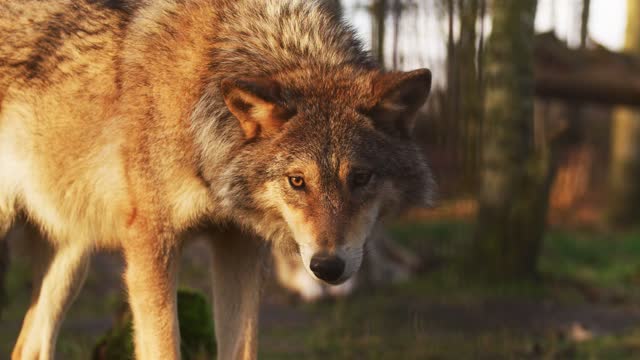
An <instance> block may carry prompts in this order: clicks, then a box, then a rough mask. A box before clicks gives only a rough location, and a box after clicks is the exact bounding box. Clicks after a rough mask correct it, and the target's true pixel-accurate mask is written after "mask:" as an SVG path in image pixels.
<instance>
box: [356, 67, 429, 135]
mask: <svg viewBox="0 0 640 360" xmlns="http://www.w3.org/2000/svg"><path fill="white" fill-rule="evenodd" d="M430 90H431V71H429V70H428V69H419V70H414V71H409V72H391V73H386V74H382V75H380V76H379V77H378V79H376V83H375V84H374V93H375V96H376V98H377V99H378V100H377V102H376V104H375V106H373V108H371V109H369V110H368V111H366V114H367V115H368V116H369V117H371V118H372V119H373V121H374V123H375V126H376V127H378V128H380V130H382V131H385V132H387V133H389V134H391V135H398V136H410V135H411V132H412V131H413V128H414V125H415V121H414V120H415V115H416V113H417V112H418V110H419V109H420V107H422V105H423V104H424V103H425V101H426V100H427V97H428V96H429V91H430Z"/></svg>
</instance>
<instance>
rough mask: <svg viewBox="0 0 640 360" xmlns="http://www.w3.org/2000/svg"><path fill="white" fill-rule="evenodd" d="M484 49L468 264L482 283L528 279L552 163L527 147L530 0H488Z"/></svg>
mask: <svg viewBox="0 0 640 360" xmlns="http://www.w3.org/2000/svg"><path fill="white" fill-rule="evenodd" d="M492 10H493V11H492V14H493V29H492V33H491V36H490V38H489V40H488V42H487V47H486V61H485V71H486V72H485V82H486V84H487V90H486V93H485V115H484V126H483V144H482V159H481V172H480V189H479V194H478V199H479V211H478V219H477V227H476V233H475V238H474V243H473V246H472V248H471V250H472V252H471V254H470V259H469V260H470V263H471V264H473V270H474V272H475V273H476V274H478V275H483V276H484V277H486V278H487V279H488V280H496V281H509V280H516V279H523V278H534V277H535V275H536V268H537V258H538V254H539V250H540V245H541V242H542V241H541V240H542V235H543V234H544V228H545V220H546V219H545V217H546V209H547V193H548V189H549V184H548V179H549V176H548V175H549V174H548V173H549V171H550V156H548V153H549V152H548V151H538V152H537V153H536V149H535V147H534V142H533V115H534V114H533V95H534V94H533V91H534V86H533V35H534V28H533V26H534V17H535V10H536V0H518V1H513V0H494V1H493V2H492Z"/></svg>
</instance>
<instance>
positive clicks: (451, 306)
mask: <svg viewBox="0 0 640 360" xmlns="http://www.w3.org/2000/svg"><path fill="white" fill-rule="evenodd" d="M470 231H471V228H470V226H468V225H466V224H464V223H457V222H449V223H445V222H439V223H414V224H404V225H402V226H398V227H396V228H394V229H393V232H394V234H395V236H396V238H397V239H398V240H399V241H401V242H402V243H403V244H405V245H406V246H408V247H410V248H412V249H414V250H415V251H416V252H418V253H419V254H421V255H422V256H423V257H424V258H425V259H427V263H426V266H425V272H423V273H421V274H419V275H418V276H416V277H415V278H414V279H413V280H411V281H410V282H407V283H403V284H397V285H393V286H389V287H385V288H378V289H370V290H365V291H361V292H359V293H357V294H355V295H354V296H352V297H350V298H348V299H341V300H337V301H333V302H324V303H319V304H300V303H296V302H292V301H291V300H290V299H289V298H288V297H287V296H285V295H283V294H282V291H281V290H279V289H277V287H275V286H273V285H271V286H269V288H268V291H267V293H266V294H265V297H266V299H265V305H264V306H263V309H262V324H261V327H262V329H261V339H260V341H261V342H260V355H261V358H262V359H300V358H304V359H324V358H327V357H331V358H332V359H632V358H633V354H640V290H638V289H639V288H640V284H639V283H640V233H632V234H626V235H603V234H593V233H579V232H567V231H560V230H553V231H551V232H550V234H549V235H548V236H547V238H546V239H545V246H544V251H543V254H542V256H541V263H540V269H541V272H542V277H541V279H542V280H541V281H540V282H539V283H518V284H511V285H505V286H500V287H488V286H480V285H474V284H472V283H470V281H469V280H468V279H467V276H466V275H468V274H464V273H461V272H460V271H458V270H457V269H458V266H457V259H458V254H460V252H461V251H460V250H461V249H463V248H464V246H465V245H466V244H467V242H468V239H469V234H470ZM201 253H202V251H200V250H199V249H196V250H195V251H191V252H190V253H189V252H187V255H185V257H186V258H187V261H185V262H184V266H183V274H182V283H183V284H184V285H185V286H188V287H192V288H197V289H202V290H207V289H208V279H207V276H206V259H202V258H200V257H199V254H201ZM120 267H121V262H120V261H119V260H118V259H117V258H115V257H104V258H99V259H98V260H97V261H96V262H95V263H94V266H93V268H92V272H91V274H90V276H89V279H88V282H87V286H85V289H84V290H83V292H82V293H81V295H80V297H79V299H78V301H77V302H76V303H75V304H74V306H73V307H72V308H71V310H70V313H69V316H68V318H67V321H66V323H65V325H64V328H63V331H62V333H61V337H60V341H59V344H58V351H59V354H60V356H59V358H61V359H87V358H89V357H90V352H91V347H92V345H93V344H94V343H95V341H96V340H97V338H98V337H99V336H100V335H101V334H102V333H104V332H105V331H106V329H107V328H108V327H109V326H110V323H111V321H112V319H111V315H110V314H113V313H114V312H115V309H116V308H117V307H118V306H119V305H118V304H119V303H120V302H121V296H120V294H121V290H120V287H121V284H120V282H119V278H118V271H119V269H120ZM25 273H26V268H25V266H24V264H23V263H22V262H20V261H16V262H14V263H13V267H12V270H11V273H10V276H9V280H10V281H9V292H10V295H11V298H10V301H11V302H10V305H9V307H8V309H6V310H5V313H4V316H3V318H2V322H0V358H2V359H4V358H7V354H8V353H9V351H10V347H11V344H12V342H13V341H14V340H15V336H16V334H17V329H18V328H19V325H20V318H21V316H22V315H23V314H24V309H25V308H26V302H27V300H26V299H27V298H28V287H26V286H25V284H26V283H27V282H28V281H26V280H27V276H26V275H25ZM636 356H638V355H636Z"/></svg>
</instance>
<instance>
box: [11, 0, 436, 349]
mask: <svg viewBox="0 0 640 360" xmlns="http://www.w3.org/2000/svg"><path fill="white" fill-rule="evenodd" d="M430 84H431V73H430V72H429V70H427V69H418V70H414V71H410V72H387V71H384V70H383V69H382V68H381V67H380V66H379V65H378V64H376V63H375V61H374V60H372V57H371V56H370V55H369V54H368V53H367V52H366V51H365V50H364V49H363V47H362V45H361V42H360V41H359V40H358V38H357V37H356V35H355V34H354V31H353V30H352V28H350V27H349V26H348V25H346V24H345V23H344V21H343V20H342V19H341V18H340V16H339V15H338V14H337V12H336V11H335V6H333V5H329V4H328V3H326V2H324V1H319V0H311V1H309V0H157V1H138V2H134V1H127V0H25V1H11V0H0V238H1V237H2V234H4V233H6V232H7V231H9V229H10V228H11V227H12V226H13V224H14V223H16V222H24V223H25V226H26V227H27V229H29V231H28V232H29V233H31V234H32V235H31V237H34V238H37V239H39V241H32V243H33V244H40V245H33V248H32V250H30V251H32V252H33V254H34V256H36V254H37V258H38V264H40V266H39V267H38V268H39V269H40V270H39V271H36V273H35V274H34V276H35V278H34V281H33V283H34V284H35V285H36V286H34V292H33V296H32V302H31V305H30V307H29V309H28V311H27V314H26V315H25V318H24V322H23V326H22V329H21V331H20V334H19V337H18V340H17V343H16V345H15V347H14V350H13V353H12V358H13V359H36V358H37V359H50V358H52V357H53V355H54V352H55V340H56V336H57V333H58V330H59V328H60V324H61V322H62V319H63V317H64V313H65V312H66V310H67V308H68V307H69V306H70V304H71V302H72V301H73V299H74V297H75V296H76V294H77V293H78V291H79V290H80V288H81V287H82V283H83V280H84V278H85V274H86V271H87V267H88V264H89V262H90V259H91V255H92V254H93V253H94V252H96V251H102V250H113V251H120V252H122V254H123V257H124V259H125V261H126V269H125V272H124V280H125V283H126V287H127V291H128V296H129V303H130V306H131V309H132V313H133V322H134V342H135V353H136V357H137V358H138V359H179V358H180V352H179V350H180V346H179V341H180V334H179V331H178V327H177V318H176V273H177V271H178V265H177V259H178V254H179V253H180V250H181V247H182V244H184V242H185V241H187V240H188V239H190V238H193V237H197V236H200V234H203V233H205V234H206V236H207V237H210V238H211V239H212V240H211V244H212V248H213V269H212V278H213V285H214V288H215V291H214V297H213V300H214V301H213V303H214V313H215V332H216V338H217V342H218V358H219V359H253V358H255V357H256V354H257V352H256V349H257V341H256V339H257V334H256V331H257V330H256V329H257V323H258V316H257V315H258V303H259V295H260V288H261V285H260V284H261V280H262V275H261V274H262V271H263V267H264V258H265V256H267V255H268V251H269V246H270V245H271V246H275V247H278V248H280V249H289V250H288V251H290V252H294V253H298V254H299V257H300V259H301V262H302V263H303V265H304V268H305V269H306V270H307V271H309V273H310V274H311V275H312V276H314V277H316V278H318V279H320V280H322V281H324V282H326V283H329V284H340V283H343V282H344V281H346V280H347V279H349V278H350V277H351V276H352V275H353V274H354V273H355V272H356V271H357V270H358V268H359V266H360V263H361V261H362V254H363V246H364V243H365V239H366V238H367V236H368V234H369V232H370V231H371V229H372V228H373V227H374V226H375V225H376V224H377V223H378V222H380V221H384V219H386V218H389V217H392V216H394V215H395V214H397V213H398V212H401V211H403V210H404V209H406V208H407V207H410V206H416V205H423V204H425V203H429V200H430V199H431V197H432V192H433V180H432V175H431V172H430V170H429V167H428V165H427V163H426V161H425V159H424V156H423V154H422V152H421V151H420V149H419V148H418V146H417V145H416V142H415V141H414V140H413V138H412V129H413V127H414V122H415V116H414V115H415V113H416V112H417V111H418V109H420V108H421V107H422V106H423V104H424V103H425V101H426V99H427V97H428V94H429V91H430Z"/></svg>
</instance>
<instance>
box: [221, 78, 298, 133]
mask: <svg viewBox="0 0 640 360" xmlns="http://www.w3.org/2000/svg"><path fill="white" fill-rule="evenodd" d="M220 88H221V90H222V96H223V97H224V102H225V103H226V104H227V108H229V111H231V113H232V114H233V115H234V116H235V117H236V118H237V119H238V121H239V122H240V126H241V127H242V130H243V131H244V134H245V136H246V137H247V139H254V138H257V137H261V136H262V137H264V136H269V135H273V134H275V133H277V132H278V131H279V130H280V128H281V127H282V125H283V124H284V123H285V122H287V120H289V119H290V118H291V117H292V116H293V115H294V111H292V110H290V109H287V108H286V107H285V106H284V105H283V101H282V98H281V97H280V85H279V84H278V83H277V82H276V81H275V80H271V79H263V78H242V79H225V80H223V81H222V83H221V84H220Z"/></svg>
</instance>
